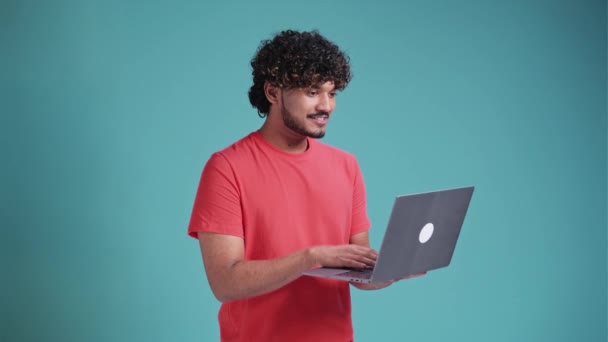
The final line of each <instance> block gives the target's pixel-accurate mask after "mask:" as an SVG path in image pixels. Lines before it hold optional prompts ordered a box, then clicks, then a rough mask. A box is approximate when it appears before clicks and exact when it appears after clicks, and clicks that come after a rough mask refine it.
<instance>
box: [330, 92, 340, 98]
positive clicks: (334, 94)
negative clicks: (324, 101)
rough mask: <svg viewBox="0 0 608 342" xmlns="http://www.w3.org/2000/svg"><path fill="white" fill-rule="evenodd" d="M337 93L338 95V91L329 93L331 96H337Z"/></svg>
mask: <svg viewBox="0 0 608 342" xmlns="http://www.w3.org/2000/svg"><path fill="white" fill-rule="evenodd" d="M337 95H338V93H336V92H331V93H329V97H336V96H337Z"/></svg>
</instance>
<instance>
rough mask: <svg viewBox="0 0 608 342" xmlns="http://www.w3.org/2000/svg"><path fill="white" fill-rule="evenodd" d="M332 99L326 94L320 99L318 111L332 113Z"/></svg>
mask: <svg viewBox="0 0 608 342" xmlns="http://www.w3.org/2000/svg"><path fill="white" fill-rule="evenodd" d="M332 107H333V105H332V99H331V98H330V97H329V95H327V94H324V95H321V96H320V97H319V102H318V103H317V111H318V112H327V113H329V112H331V111H332V109H333V108H332Z"/></svg>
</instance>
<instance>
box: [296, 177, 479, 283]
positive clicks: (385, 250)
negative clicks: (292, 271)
mask: <svg viewBox="0 0 608 342" xmlns="http://www.w3.org/2000/svg"><path fill="white" fill-rule="evenodd" d="M473 190H474V187H472V186H471V187H465V188H457V189H449V190H440V191H433V192H427V193H420V194H413V195H403V196H398V197H397V198H396V199H395V202H394V205H393V210H392V212H391V217H390V220H389V222H388V227H387V229H386V232H385V234H384V240H383V242H382V246H381V248H380V251H379V252H378V259H377V260H376V265H375V266H374V268H373V269H372V268H370V269H347V268H344V269H342V268H327V267H321V268H316V269H313V270H310V271H307V272H304V273H303V274H304V275H308V276H314V277H323V278H332V279H338V280H345V281H352V282H359V283H378V282H385V281H389V280H395V279H399V278H404V277H407V276H411V275H416V274H420V273H424V272H428V271H431V270H435V269H438V268H442V267H446V266H448V265H449V264H450V262H451V260H452V255H453V254H454V249H455V248H456V241H457V240H458V236H459V235H460V229H461V227H462V224H463V222H464V218H465V216H466V213H467V210H468V208H469V203H470V201H471V197H472V196H473Z"/></svg>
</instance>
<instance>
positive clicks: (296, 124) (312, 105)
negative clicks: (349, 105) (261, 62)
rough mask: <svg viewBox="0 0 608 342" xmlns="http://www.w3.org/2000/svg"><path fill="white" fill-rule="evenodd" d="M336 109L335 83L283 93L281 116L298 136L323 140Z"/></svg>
mask: <svg viewBox="0 0 608 342" xmlns="http://www.w3.org/2000/svg"><path fill="white" fill-rule="evenodd" d="M335 107H336V90H335V85H334V83H333V82H325V83H323V84H322V85H320V86H316V87H311V88H297V89H290V90H285V91H283V92H281V115H282V117H283V123H284V124H285V126H286V127H287V128H289V129H291V130H292V131H294V132H295V133H297V134H300V135H303V136H307V137H311V138H322V137H323V136H324V135H325V127H326V126H327V122H328V121H329V116H330V114H331V112H333V110H334V108H335Z"/></svg>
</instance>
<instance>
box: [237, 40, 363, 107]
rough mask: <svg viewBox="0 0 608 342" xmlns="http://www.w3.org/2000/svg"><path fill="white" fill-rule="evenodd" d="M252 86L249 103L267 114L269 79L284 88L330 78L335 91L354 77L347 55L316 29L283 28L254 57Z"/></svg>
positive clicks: (301, 85)
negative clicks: (305, 30) (266, 88)
mask: <svg viewBox="0 0 608 342" xmlns="http://www.w3.org/2000/svg"><path fill="white" fill-rule="evenodd" d="M251 67H252V68H253V71H252V73H251V74H252V76H253V85H252V86H251V88H250V89H249V102H251V105H252V106H253V107H254V108H257V110H258V115H259V116H260V117H262V118H263V117H265V116H266V115H267V114H268V112H269V110H270V102H268V99H267V98H266V94H265V93H264V83H265V82H266V81H268V82H269V83H270V84H272V85H274V86H278V87H280V88H283V89H294V88H307V87H311V86H315V85H320V84H323V83H325V82H328V81H332V82H334V84H335V88H336V90H343V89H344V88H346V86H347V85H348V83H349V82H350V80H351V78H352V73H351V70H350V63H349V58H348V56H347V55H346V54H345V53H344V52H343V51H341V50H340V48H339V47H338V46H337V45H335V44H334V43H332V42H331V41H329V40H327V39H326V38H325V37H323V36H322V35H321V34H320V33H319V32H318V31H317V30H314V31H310V32H298V31H293V30H286V31H282V32H280V33H279V34H277V35H276V36H275V37H274V38H273V39H272V40H263V41H262V42H261V44H260V46H259V47H258V49H257V52H256V54H255V56H254V57H253V59H252V60H251Z"/></svg>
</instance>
